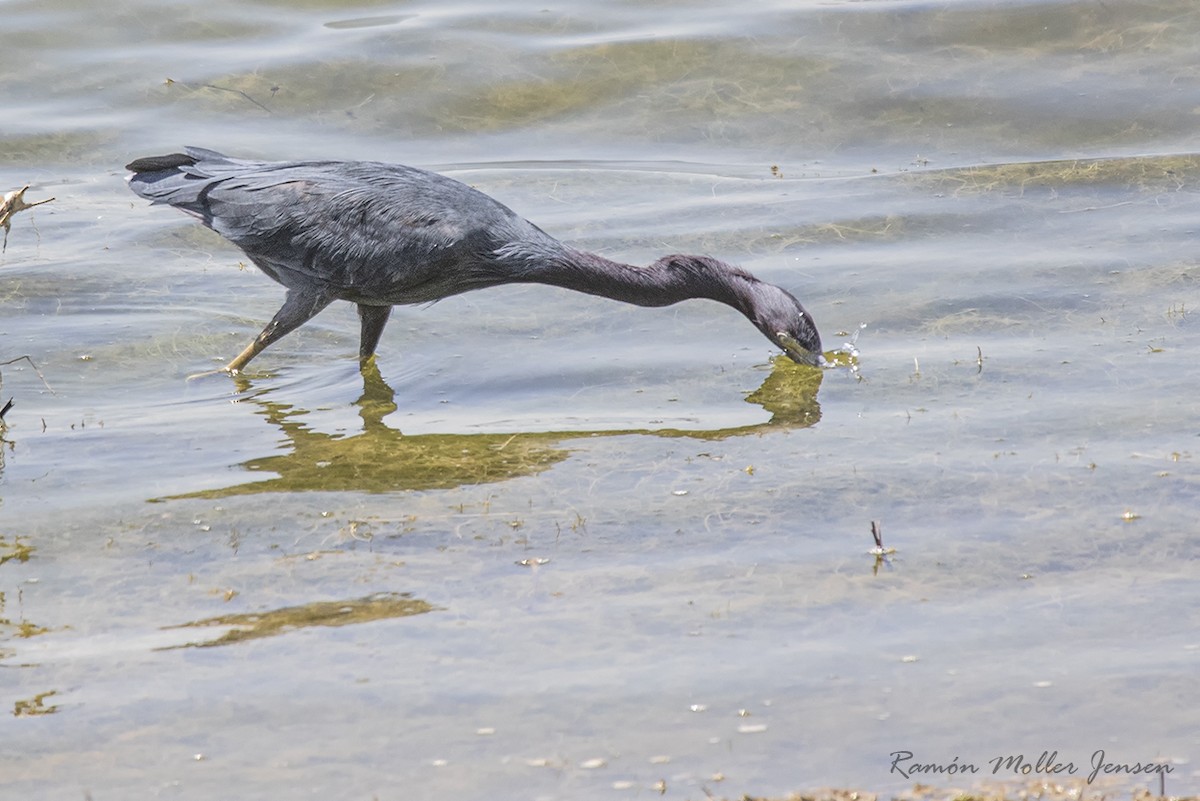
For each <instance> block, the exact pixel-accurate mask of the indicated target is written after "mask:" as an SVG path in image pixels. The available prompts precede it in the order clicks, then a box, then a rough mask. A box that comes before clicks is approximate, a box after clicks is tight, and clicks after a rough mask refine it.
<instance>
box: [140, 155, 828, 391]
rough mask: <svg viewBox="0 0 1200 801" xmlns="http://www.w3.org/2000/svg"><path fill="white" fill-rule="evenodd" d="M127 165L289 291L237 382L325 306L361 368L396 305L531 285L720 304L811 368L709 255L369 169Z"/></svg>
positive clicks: (443, 181) (789, 334) (805, 355)
mask: <svg viewBox="0 0 1200 801" xmlns="http://www.w3.org/2000/svg"><path fill="white" fill-rule="evenodd" d="M185 150H186V152H185V153H172V154H170V155H166V156H151V157H148V158H143V159H137V160H136V161H134V162H132V163H131V164H129V165H128V166H127V167H126V169H128V170H130V171H132V173H133V174H132V175H131V176H129V179H128V180H129V187H130V188H131V189H132V190H133V191H134V192H136V193H137V194H138V195H140V196H142V197H144V198H146V199H147V200H150V201H152V202H153V203H166V204H169V205H171V206H174V207H175V208H177V209H180V210H182V211H184V212H186V213H188V214H190V215H192V216H194V217H196V218H198V219H199V220H200V221H201V222H203V223H204V224H205V225H206V226H208V227H209V228H211V229H212V230H214V231H216V232H217V233H218V234H220V235H221V236H223V237H225V238H226V239H228V240H229V241H230V242H233V244H235V245H237V246H238V247H239V248H241V249H242V250H243V251H245V253H246V255H247V256H249V257H250V260H251V261H253V262H254V263H255V264H256V265H258V267H259V269H261V270H262V271H263V272H264V273H266V274H267V275H269V276H270V277H271V278H273V279H275V280H276V281H278V282H279V283H280V284H283V286H285V287H286V288H287V297H286V299H285V300H284V303H283V307H282V308H280V310H279V312H278V313H277V314H276V315H275V317H274V319H272V320H271V322H270V323H268V324H267V327H266V328H264V329H263V331H262V333H261V334H259V335H258V337H257V338H256V339H255V340H254V341H253V342H251V343H250V345H249V346H248V347H247V348H246V349H245V350H243V351H242V352H241V353H240V354H239V355H238V356H237V358H235V359H234V360H233V361H231V362H230V363H229V364H227V365H226V366H225V368H224V369H225V370H226V371H227V372H229V373H237V372H239V371H240V370H241V369H242V368H244V367H245V366H246V364H247V363H249V361H250V360H251V359H253V358H254V357H255V356H257V355H258V354H259V353H261V352H262V351H263V349H264V348H266V347H267V346H268V345H270V344H271V343H272V342H274V341H276V340H277V339H279V338H280V337H282V336H284V335H285V334H287V333H288V332H289V331H293V330H295V329H296V328H298V327H299V326H301V325H303V324H304V323H305V322H307V321H308V320H310V319H312V317H313V316H315V315H316V314H317V313H318V312H320V311H321V310H322V309H324V308H325V307H326V306H328V305H329V304H330V303H332V302H333V301H335V300H348V301H351V302H352V303H356V304H357V305H358V315H359V319H360V321H361V324H362V335H361V341H360V344H359V358H360V359H362V361H363V362H366V361H367V360H369V359H370V358H371V356H372V355H373V354H374V353H375V347H376V346H377V345H378V344H379V337H380V335H381V334H382V333H383V327H384V326H385V325H386V324H387V320H388V315H389V314H391V311H392V306H394V305H397V304H412V303H429V302H432V301H436V300H441V299H442V298H445V297H449V296H450V295H457V294H459V293H460V292H466V291H468V290H471V289H482V288H484V287H489V286H497V285H499V284H519V283H538V284H550V285H552V286H559V287H565V288H567V289H574V290H576V291H578V292H587V293H588V294H591V295H600V296H602V297H606V298H612V299H614V300H621V301H624V302H626V303H634V304H637V305H638V306H669V305H670V304H672V303H678V302H679V301H681V300H687V299H689V298H709V299H711V300H717V301H720V302H721V303H725V304H728V305H729V306H732V307H733V308H735V309H737V310H738V311H740V312H741V313H742V314H744V315H746V317H748V318H749V319H750V322H752V323H754V325H755V326H756V327H757V328H758V330H759V331H762V332H763V334H765V335H766V337H767V339H769V340H771V342H773V343H774V344H775V345H777V346H778V347H780V348H782V349H783V351H784V353H786V354H787V355H788V356H789V357H791V358H792V360H794V361H796V362H799V363H801V364H808V365H818V364H821V363H822V362H823V361H824V357H823V356H822V355H821V337H820V334H818V333H817V328H816V326H815V325H814V324H813V321H812V317H810V316H809V314H808V312H807V311H805V309H804V307H803V306H801V305H800V301H798V300H796V298H795V297H793V296H792V294H791V293H789V292H788V291H786V290H784V289H781V288H779V287H777V286H775V285H773V284H768V283H765V282H763V281H759V280H758V279H757V278H755V277H754V276H753V275H751V274H750V273H748V272H746V271H745V270H743V269H740V268H738V267H734V266H732V265H729V264H725V263H724V262H721V261H718V260H716V259H713V258H709V257H707V256H664V257H663V258H661V259H659V260H658V261H656V262H654V263H653V264H651V265H650V266H649V267H635V266H633V265H629V264H620V263H618V262H615V261H610V260H609V259H606V258H604V257H602V256H597V255H596V254H594V253H586V252H584V251H581V250H576V249H574V248H572V247H570V246H568V245H564V244H563V243H562V242H559V241H558V240H557V239H555V238H554V237H552V236H550V235H549V234H547V233H545V232H544V231H542V229H540V228H538V227H537V226H536V225H534V224H533V223H531V222H529V221H528V220H525V219H523V218H522V217H519V216H517V215H516V214H515V213H514V212H512V211H511V210H509V209H508V208H507V207H506V206H504V205H502V204H501V203H499V202H497V201H495V200H493V199H492V198H490V197H488V196H487V195H485V194H483V193H482V192H479V191H477V190H475V189H472V188H471V187H469V186H467V185H466V184H462V183H459V182H458V181H455V180H453V179H451V178H447V177H445V176H444V175H438V174H437V173H433V172H427V171H425V170H419V169H416V168H414V167H405V166H402V165H399V164H382V163H378V162H368V161H250V160H245V159H235V158H230V157H228V156H224V155H222V154H220V153H216V152H214V151H212V150H205V149H203V148H198V147H189V148H185Z"/></svg>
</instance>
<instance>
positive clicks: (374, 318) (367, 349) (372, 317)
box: [358, 303, 392, 362]
mask: <svg viewBox="0 0 1200 801" xmlns="http://www.w3.org/2000/svg"><path fill="white" fill-rule="evenodd" d="M391 313H392V307H391V306H368V305H367V304H365V303H360V304H358V319H359V320H360V321H361V322H362V339H361V340H360V341H359V344H358V358H359V359H360V360H361V361H364V362H365V361H366V360H367V359H369V358H371V356H372V354H374V353H375V348H376V347H377V346H378V345H379V337H381V336H383V327H384V326H385V325H387V321H388V315H390V314H391Z"/></svg>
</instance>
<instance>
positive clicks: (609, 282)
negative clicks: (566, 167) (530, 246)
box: [527, 249, 755, 316]
mask: <svg viewBox="0 0 1200 801" xmlns="http://www.w3.org/2000/svg"><path fill="white" fill-rule="evenodd" d="M527 280H531V281H536V282H537V283H542V284H550V285H553V286H560V287H564V288H566V289H573V290H575V291H577V292H586V293H588V294H590V295H599V296H601V297H606V298H612V299H613V300H620V301H624V302H625V303H632V304H635V305H637V306H669V305H671V304H673V303H678V302H680V301H683V300H690V299H692V298H708V299H710V300H716V301H719V302H721V303H725V304H727V305H729V306H732V307H733V308H735V309H737V310H738V311H740V312H742V313H743V314H746V315H747V316H749V308H750V300H749V297H748V290H749V285H750V283H751V282H754V281H755V279H754V278H753V277H751V276H750V275H749V274H748V273H745V272H743V271H741V270H739V269H737V268H735V267H732V266H730V265H728V264H725V263H723V262H720V261H717V260H716V259H710V258H708V257H705V256H664V257H663V258H661V259H659V260H658V261H656V262H654V263H653V264H651V265H649V266H646V267H639V266H636V265H632V264H622V263H621V262H616V261H612V260H610V259H606V258H604V257H603V256H598V255H596V254H595V253H587V252H585V251H578V250H573V249H569V250H567V251H566V252H565V253H563V254H561V255H560V256H559V257H558V258H556V259H554V260H553V261H552V262H551V263H548V264H542V265H539V267H538V268H537V269H535V270H533V271H532V274H531V275H530V276H529V277H528V279H527Z"/></svg>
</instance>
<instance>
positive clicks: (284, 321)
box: [225, 289, 333, 373]
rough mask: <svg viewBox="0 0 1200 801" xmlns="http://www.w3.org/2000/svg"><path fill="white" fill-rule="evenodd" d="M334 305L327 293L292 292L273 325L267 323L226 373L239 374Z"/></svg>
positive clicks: (272, 320)
mask: <svg viewBox="0 0 1200 801" xmlns="http://www.w3.org/2000/svg"><path fill="white" fill-rule="evenodd" d="M332 302H333V297H332V296H330V295H327V294H325V293H324V292H313V291H307V292H306V291H300V290H295V289H289V290H288V292H287V299H285V300H284V301H283V306H282V307H281V308H280V309H279V311H277V312H276V313H275V316H274V317H273V318H271V322H269V323H267V327H266V328H264V329H263V330H262V333H261V334H259V335H258V336H257V337H256V338H255V339H254V341H253V342H251V343H250V344H249V345H247V346H246V349H245V350H244V351H242V352H241V353H239V354H238V355H237V358H235V359H234V360H233V361H231V362H230V363H229V364H227V365H225V372H227V373H237V372H240V371H241V369H242V368H243V367H245V366H246V365H247V364H248V363H249V362H250V360H251V359H253V358H254V357H255V356H257V355H258V354H260V353H262V352H263V351H264V350H265V349H266V347H267V346H268V345H270V344H271V343H272V342H274V341H276V340H277V339H280V338H281V337H283V336H284V335H285V334H288V333H290V332H292V331H295V330H296V329H297V328H299V327H300V326H302V325H304V323H306V322H308V321H309V320H311V319H312V318H313V317H315V316H316V315H317V313H318V312H320V311H321V310H322V309H324V308H325V307H326V306H328V305H329V304H330V303H332Z"/></svg>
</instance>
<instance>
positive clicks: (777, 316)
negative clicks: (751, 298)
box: [751, 284, 825, 367]
mask: <svg viewBox="0 0 1200 801" xmlns="http://www.w3.org/2000/svg"><path fill="white" fill-rule="evenodd" d="M758 286H759V291H758V292H756V293H755V294H756V295H757V297H756V298H755V301H756V302H755V304H754V310H753V316H752V317H751V319H752V320H753V321H754V324H755V325H756V326H757V327H758V330H759V331H762V332H763V334H765V335H766V337H767V339H769V340H771V341H772V342H774V343H775V344H776V345H777V346H778V347H779V348H780V349H782V350H783V352H784V353H785V354H787V356H788V358H790V359H791V360H792V361H794V362H796V363H797V364H807V365H809V366H812V367H819V366H820V365H821V364H822V363H823V362H824V361H825V357H824V356H823V355H821V335H820V334H819V333H818V332H817V326H816V323H814V322H813V319H812V315H810V314H809V313H808V310H807V309H805V308H804V307H803V306H802V305H800V301H798V300H796V298H795V296H793V295H792V294H791V293H790V292H788V291H787V290H786V289H780V288H779V287H777V286H774V285H772V284H759V285H758Z"/></svg>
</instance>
